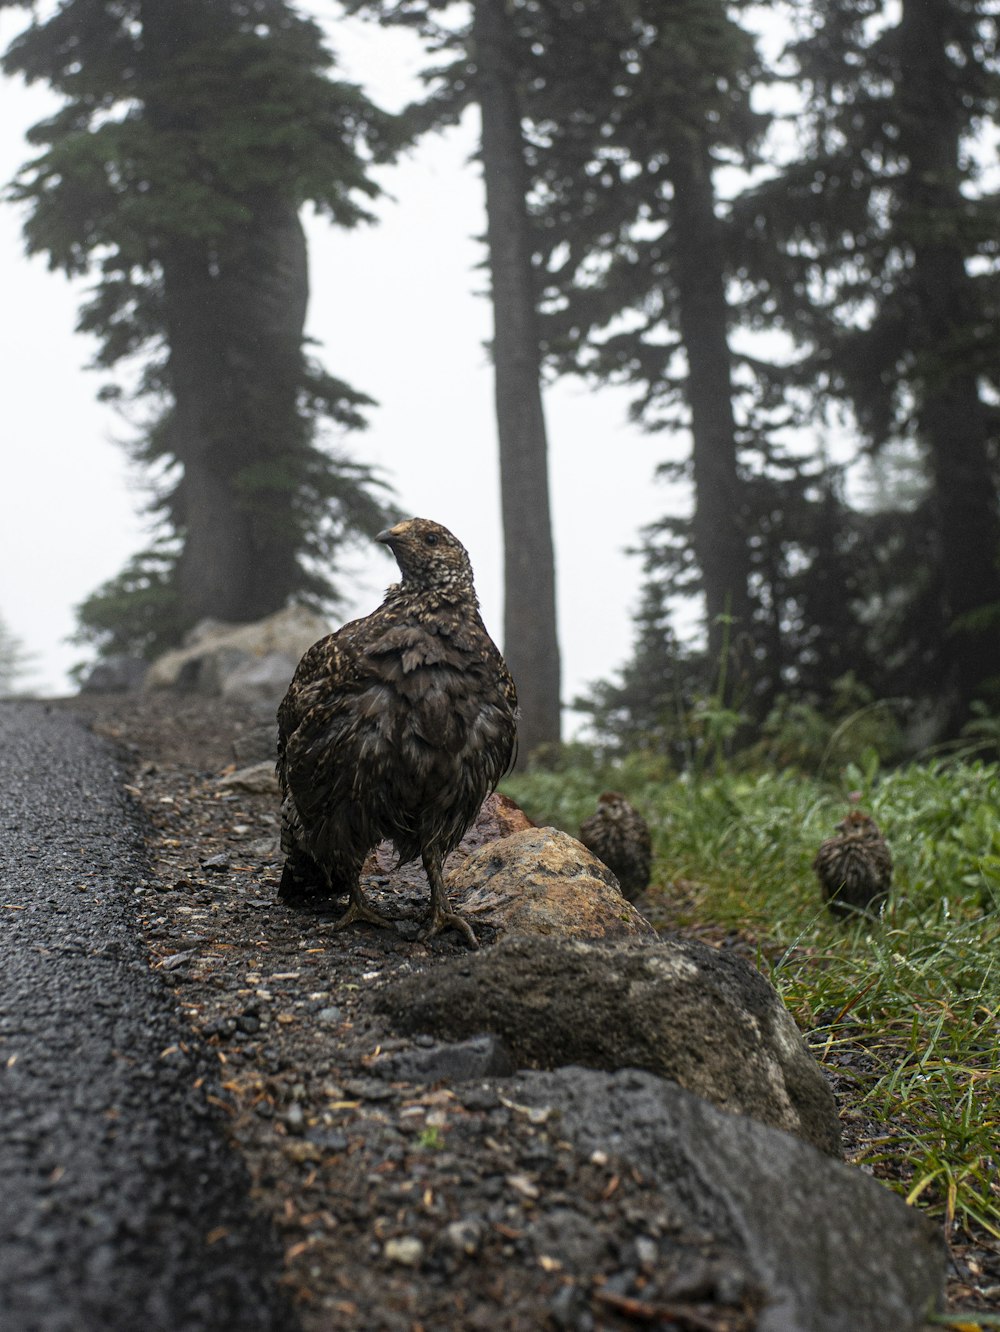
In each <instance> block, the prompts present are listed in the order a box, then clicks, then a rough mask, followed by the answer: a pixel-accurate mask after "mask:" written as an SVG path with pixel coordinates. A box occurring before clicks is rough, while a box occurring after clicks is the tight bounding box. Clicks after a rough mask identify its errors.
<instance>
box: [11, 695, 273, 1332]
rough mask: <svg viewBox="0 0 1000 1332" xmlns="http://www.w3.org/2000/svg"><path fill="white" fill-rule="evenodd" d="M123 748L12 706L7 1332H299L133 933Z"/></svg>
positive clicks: (181, 1038) (131, 824) (213, 1113)
mask: <svg viewBox="0 0 1000 1332" xmlns="http://www.w3.org/2000/svg"><path fill="white" fill-rule="evenodd" d="M122 780H123V779H122V774H121V773H119V772H118V771H117V768H116V760H115V756H114V754H113V753H112V752H111V751H110V750H109V749H107V748H105V747H104V746H103V745H102V744H101V742H100V741H98V740H96V739H95V738H94V737H93V736H91V735H90V734H89V733H88V732H87V731H86V730H85V729H84V728H83V727H82V725H81V724H80V723H79V722H78V721H76V720H75V719H74V718H73V717H71V716H69V715H67V714H65V713H62V712H51V713H49V712H47V711H46V709H45V708H44V706H43V705H38V704H22V703H17V704H15V703H4V704H0V1332H63V1330H64V1329H65V1332H70V1330H72V1332H91V1329H93V1330H94V1332H97V1330H98V1329H99V1330H100V1332H159V1330H160V1329H164V1330H165V1329H170V1332H184V1330H187V1329H190V1330H191V1332H202V1329H204V1330H205V1332H207V1330H208V1329H212V1332H244V1330H245V1332H256V1330H257V1329H268V1332H279V1330H280V1332H285V1329H294V1328H295V1327H296V1326H297V1322H296V1320H295V1319H294V1317H293V1316H292V1315H291V1314H290V1312H289V1310H288V1308H287V1306H286V1305H285V1302H284V1299H283V1297H282V1296H281V1294H280V1293H279V1291H278V1288H277V1285H276V1281H277V1276H278V1272H279V1261H278V1251H277V1246H276V1243H275V1241H274V1237H273V1235H272V1233H271V1232H270V1230H269V1229H268V1228H267V1226H266V1225H265V1224H264V1223H263V1222H261V1221H259V1220H257V1219H255V1218H254V1217H253V1216H252V1214H251V1212H250V1209H249V1204H248V1198H247V1178H246V1175H245V1171H244V1168H243V1166H242V1163H241V1162H240V1161H239V1160H238V1158H237V1157H236V1156H235V1155H234V1153H233V1152H232V1151H231V1150H230V1149H229V1147H228V1145H227V1143H226V1140H225V1136H224V1126H223V1119H222V1112H221V1111H220V1110H218V1109H216V1108H215V1107H213V1106H212V1105H211V1104H210V1102H209V1101H208V1100H206V1096H207V1095H209V1094H211V1092H212V1091H213V1083H212V1079H213V1078H214V1077H215V1070H214V1068H213V1067H212V1065H211V1063H210V1062H209V1061H208V1059H207V1058H206V1057H205V1056H203V1055H202V1054H200V1053H199V1052H198V1051H196V1050H194V1049H188V1050H187V1051H185V1050H184V1049H182V1048H181V1046H182V1043H184V1042H185V1040H186V1037H185V1029H184V1027H183V1024H182V1021H181V1019H180V1017H179V1016H178V1015H177V1013H176V1011H175V1009H174V1008H173V1006H172V1003H171V1000H170V998H169V995H168V992H167V990H166V987H165V986H163V985H162V984H161V983H160V981H159V979H158V978H157V977H156V976H155V975H153V974H152V973H151V972H150V971H149V968H148V965H147V962H146V958H145V955H144V952H143V950H142V947H141V945H140V943H139V940H138V933H137V930H136V929H135V926H134V923H133V908H132V890H133V888H135V887H136V886H137V884H138V883H139V882H140V881H141V880H142V878H143V876H144V874H145V863H144V853H143V845H142V838H141V832H140V827H141V825H140V823H139V821H138V820H139V816H138V814H137V813H136V812H135V811H134V810H133V809H132V807H131V806H130V805H129V804H128V802H127V798H126V797H125V795H124V794H123V792H122Z"/></svg>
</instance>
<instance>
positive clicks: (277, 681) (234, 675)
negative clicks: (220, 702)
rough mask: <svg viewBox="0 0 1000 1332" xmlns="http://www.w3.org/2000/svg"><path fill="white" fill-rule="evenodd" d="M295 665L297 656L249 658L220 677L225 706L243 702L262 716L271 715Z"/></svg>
mask: <svg viewBox="0 0 1000 1332" xmlns="http://www.w3.org/2000/svg"><path fill="white" fill-rule="evenodd" d="M298 664H299V659H298V657H295V656H293V655H292V654H291V653H290V652H266V653H265V654H264V656H262V657H249V658H247V659H246V660H244V661H239V662H237V663H236V665H235V666H233V667H232V669H231V670H229V671H226V672H225V673H224V674H223V675H222V677H221V679H220V681H219V692H220V693H221V694H222V697H223V698H224V699H225V700H226V701H227V702H229V703H243V704H245V705H247V706H249V707H251V708H254V709H256V710H257V711H259V712H261V713H262V714H265V715H268V716H270V715H273V714H274V712H275V710H276V709H277V706H278V704H279V703H280V702H281V700H282V699H283V698H284V696H285V691H286V690H287V688H288V682H289V681H290V680H291V678H292V676H293V675H294V674H295V668H296V666H297V665H298Z"/></svg>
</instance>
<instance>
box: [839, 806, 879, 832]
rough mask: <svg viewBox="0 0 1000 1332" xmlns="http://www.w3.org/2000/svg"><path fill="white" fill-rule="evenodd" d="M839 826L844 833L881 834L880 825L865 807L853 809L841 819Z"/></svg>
mask: <svg viewBox="0 0 1000 1332" xmlns="http://www.w3.org/2000/svg"><path fill="white" fill-rule="evenodd" d="M837 827H838V828H839V830H840V831H841V832H844V833H865V834H874V835H875V836H880V835H881V834H880V833H879V826H878V824H877V823H876V822H875V820H874V819H873V818H872V816H871V815H870V814H866V813H865V811H864V810H863V809H852V810H850V811H849V813H848V814H847V815H846V816H845V817H844V818H842V819H841V820H840V822H839V823H838V824H837Z"/></svg>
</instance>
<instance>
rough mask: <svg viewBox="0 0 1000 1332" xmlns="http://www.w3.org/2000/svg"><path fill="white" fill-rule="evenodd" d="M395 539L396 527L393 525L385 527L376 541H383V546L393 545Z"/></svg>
mask: <svg viewBox="0 0 1000 1332" xmlns="http://www.w3.org/2000/svg"><path fill="white" fill-rule="evenodd" d="M395 539H396V531H395V528H392V527H383V528H382V531H381V532H379V534H378V536H377V537H376V538H375V540H376V541H381V542H382V545H383V546H391V545H392V543H393V541H395Z"/></svg>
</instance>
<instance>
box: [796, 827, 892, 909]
mask: <svg viewBox="0 0 1000 1332" xmlns="http://www.w3.org/2000/svg"><path fill="white" fill-rule="evenodd" d="M837 827H838V829H839V832H838V833H837V834H836V836H834V837H828V838H827V839H826V841H825V842H823V843H822V844H821V845H820V848H819V851H818V852H817V853H816V859H815V860H814V861H813V869H814V870H815V871H816V874H817V876H818V878H819V884H820V891H821V892H822V895H823V900H824V901H825V902H826V904H827V906H828V907H829V908H830V910H831V911H832V912H833V914H834V915H835V916H841V917H845V918H849V917H856V916H858V915H859V914H861V915H873V914H877V913H878V912H879V911H880V910H881V908H882V906H883V905H884V903H885V900H886V897H887V896H888V893H889V885H890V883H891V882H892V853H891V852H890V850H889V847H888V846H887V845H886V841H885V838H884V837H883V836H882V833H881V832H880V830H879V826H878V824H877V823H876V822H875V820H874V819H873V818H872V816H871V815H870V814H866V813H865V812H864V810H861V809H852V810H851V812H850V813H849V814H848V815H847V817H846V818H844V819H842V820H841V821H840V823H838V824H837Z"/></svg>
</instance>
